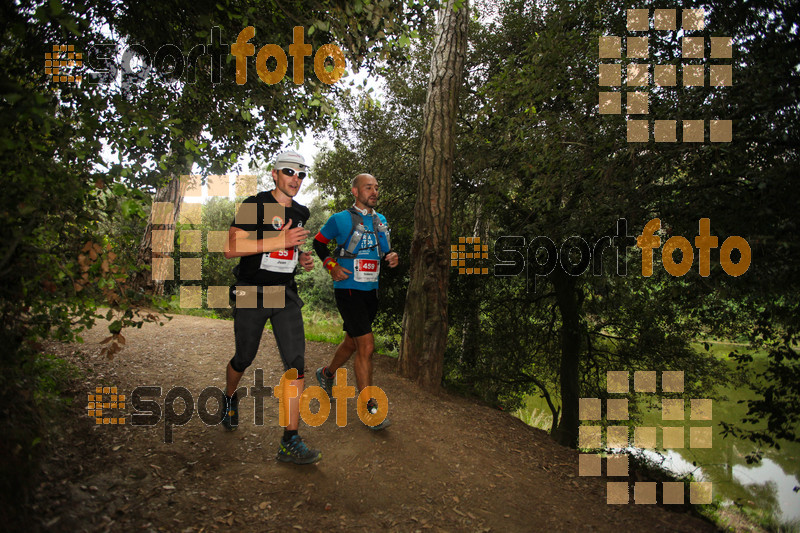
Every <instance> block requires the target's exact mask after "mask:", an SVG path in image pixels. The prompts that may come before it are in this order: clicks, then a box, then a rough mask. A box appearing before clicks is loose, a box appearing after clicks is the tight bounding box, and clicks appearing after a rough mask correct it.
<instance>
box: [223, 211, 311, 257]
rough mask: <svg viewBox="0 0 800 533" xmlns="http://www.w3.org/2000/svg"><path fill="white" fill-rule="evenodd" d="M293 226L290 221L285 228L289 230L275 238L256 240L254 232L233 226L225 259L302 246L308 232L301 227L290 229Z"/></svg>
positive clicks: (290, 220)
mask: <svg viewBox="0 0 800 533" xmlns="http://www.w3.org/2000/svg"><path fill="white" fill-rule="evenodd" d="M291 224H292V219H289V221H288V222H287V223H286V225H285V226H284V227H285V228H287V229H284V230H282V231H281V232H279V233H278V234H277V235H276V236H275V237H268V238H266V239H256V238H254V237H255V236H252V237H251V234H252V233H253V232H249V231H245V230H243V229H241V228H237V227H233V226H231V228H230V230H228V243H227V247H226V249H225V257H226V258H228V259H230V258H231V257H243V256H246V255H254V254H260V253H264V252H274V251H277V250H285V249H287V248H292V247H294V246H300V245H302V244H303V243H305V242H306V238H307V237H308V230H307V229H304V228H301V227H296V228H291V229H288V228H289V227H290V226H291Z"/></svg>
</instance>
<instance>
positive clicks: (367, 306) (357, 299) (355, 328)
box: [333, 289, 378, 337]
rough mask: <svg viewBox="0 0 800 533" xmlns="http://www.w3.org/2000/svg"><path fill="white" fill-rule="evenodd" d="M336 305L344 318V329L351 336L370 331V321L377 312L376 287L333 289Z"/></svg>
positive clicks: (358, 335)
mask: <svg viewBox="0 0 800 533" xmlns="http://www.w3.org/2000/svg"><path fill="white" fill-rule="evenodd" d="M333 293H334V296H335V297H336V307H338V308H339V314H340V315H342V320H344V326H343V327H342V329H344V330H345V331H346V332H347V334H348V335H350V336H351V337H361V336H362V335H366V334H367V333H372V322H373V321H374V320H375V315H377V314H378V289H373V290H371V291H360V290H358V289H334V290H333Z"/></svg>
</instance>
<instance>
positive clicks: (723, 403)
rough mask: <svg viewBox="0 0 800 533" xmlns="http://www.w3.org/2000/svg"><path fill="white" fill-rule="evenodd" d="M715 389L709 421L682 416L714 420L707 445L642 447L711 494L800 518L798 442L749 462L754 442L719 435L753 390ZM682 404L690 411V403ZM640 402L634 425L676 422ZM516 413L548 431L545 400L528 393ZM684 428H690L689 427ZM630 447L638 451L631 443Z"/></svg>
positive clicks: (784, 518)
mask: <svg viewBox="0 0 800 533" xmlns="http://www.w3.org/2000/svg"><path fill="white" fill-rule="evenodd" d="M717 392H718V393H719V394H720V396H722V397H724V399H721V400H714V401H713V407H712V421H711V422H708V421H706V422H703V423H700V422H699V421H694V420H692V421H689V420H688V418H689V417H688V415H687V416H686V420H685V421H684V424H685V425H686V426H700V425H706V426H708V425H712V426H713V430H712V431H713V442H712V447H711V448H704V449H696V448H682V449H670V450H663V449H657V450H643V451H642V452H643V453H645V454H647V455H648V456H650V457H651V458H653V459H654V460H656V461H657V462H660V461H663V466H665V467H666V468H668V469H670V470H672V471H674V472H676V473H679V474H683V473H686V472H693V474H694V475H695V477H697V478H701V479H702V480H703V481H711V482H712V483H713V494H714V498H715V499H721V500H724V501H730V502H736V503H739V504H742V505H744V506H748V507H754V508H758V509H763V510H765V511H769V512H771V513H772V514H773V515H774V516H775V517H777V518H779V519H780V520H781V521H783V522H789V521H797V522H799V523H800V444H798V443H781V449H780V450H775V449H771V448H770V449H762V452H763V459H762V461H761V463H760V464H747V461H746V456H747V455H748V454H749V453H750V452H752V451H754V450H755V449H756V447H755V446H754V445H753V443H752V442H750V441H747V440H741V439H734V438H731V437H726V438H723V437H722V435H721V429H722V428H721V424H720V422H722V421H725V422H728V423H738V422H740V421H741V419H742V417H743V416H744V414H745V412H746V410H747V408H746V406H745V404H739V403H737V402H738V400H740V399H747V398H748V397H749V396H750V394H752V393H751V392H750V391H749V389H747V388H746V387H731V388H720V390H718V391H717ZM686 403H687V413H688V404H689V402H688V401H687V402H686ZM639 407H640V408H641V411H642V421H641V422H639V423H638V424H637V425H640V426H647V427H653V426H654V427H658V426H666V425H679V424H680V422H669V423H664V422H662V421H661V408H660V404H649V405H648V404H644V403H642V404H640V406H639ZM516 415H517V416H518V417H519V418H520V419H522V420H523V421H524V422H526V423H528V424H530V425H533V426H536V427H539V428H541V429H544V430H546V431H548V430H549V429H550V424H551V421H552V417H551V416H550V410H549V408H548V407H547V403H546V402H545V401H544V399H542V398H540V397H538V396H530V397H528V398H527V399H526V405H525V406H524V407H523V408H522V409H520V410H519V411H518V412H517V413H516ZM685 431H687V432H688V429H687V430H685ZM631 433H632V432H631ZM659 434H660V432H659ZM687 441H688V439H687ZM659 443H660V437H659ZM630 451H631V452H634V451H637V450H635V449H634V448H630ZM796 487H797V488H798V490H797V491H795V488H796Z"/></svg>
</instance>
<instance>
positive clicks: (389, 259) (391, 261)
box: [384, 252, 400, 268]
mask: <svg viewBox="0 0 800 533" xmlns="http://www.w3.org/2000/svg"><path fill="white" fill-rule="evenodd" d="M384 259H386V263H388V265H389V268H394V267H396V266H397V264H398V263H399V262H400V258H399V257H398V255H397V252H389V253H388V254H386V257H384Z"/></svg>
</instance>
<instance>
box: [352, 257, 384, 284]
mask: <svg viewBox="0 0 800 533" xmlns="http://www.w3.org/2000/svg"><path fill="white" fill-rule="evenodd" d="M354 267H355V269H354V270H355V272H353V278H354V279H355V280H356V281H365V282H370V281H378V274H380V272H381V264H380V262H379V261H378V260H377V259H356V260H355V261H354Z"/></svg>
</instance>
